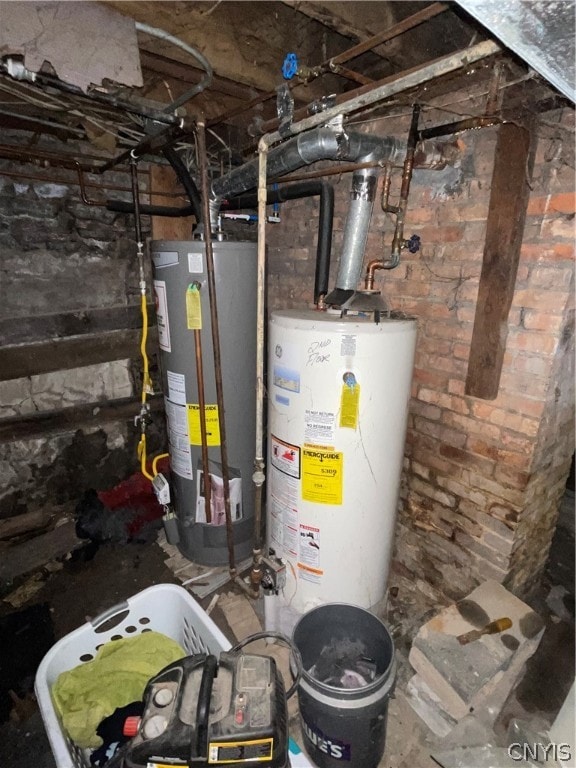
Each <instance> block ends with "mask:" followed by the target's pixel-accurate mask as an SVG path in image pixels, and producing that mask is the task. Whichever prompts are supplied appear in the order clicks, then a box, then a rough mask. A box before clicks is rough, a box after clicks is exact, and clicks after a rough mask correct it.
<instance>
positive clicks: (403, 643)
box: [0, 496, 574, 768]
mask: <svg viewBox="0 0 576 768" xmlns="http://www.w3.org/2000/svg"><path fill="white" fill-rule="evenodd" d="M564 515H565V517H566V522H562V521H561V524H560V525H559V528H558V532H557V534H556V537H557V538H556V540H555V544H554V549H553V552H554V553H555V556H554V557H553V558H552V559H551V564H550V567H549V569H548V571H547V575H546V580H545V583H544V584H543V588H542V590H541V592H540V593H539V595H537V596H536V597H535V600H534V601H533V604H532V607H533V608H534V609H535V610H537V611H539V612H540V613H541V615H543V616H546V620H547V624H548V628H547V631H546V633H545V635H544V639H543V641H542V643H541V645H540V648H539V650H538V652H537V654H536V655H535V656H534V657H533V659H532V660H531V662H530V663H529V664H528V666H527V669H526V672H525V675H524V677H523V679H522V680H521V682H520V684H519V685H518V686H517V688H516V690H515V691H514V692H513V694H512V695H511V697H510V698H509V700H508V701H507V703H506V705H505V707H504V709H503V710H502V713H501V715H500V717H499V719H498V721H497V723H496V736H497V737H498V738H500V739H503V738H504V734H505V732H506V728H507V726H508V723H509V721H510V720H511V719H512V718H513V717H521V718H523V719H525V720H527V721H528V722H530V723H531V724H532V725H533V726H534V727H535V728H536V729H539V728H547V727H549V725H550V724H551V723H552V721H553V719H554V717H555V715H556V713H557V711H558V709H559V707H560V705H561V703H562V701H563V698H564V696H565V693H566V692H567V688H568V687H569V685H570V681H571V680H574V624H573V617H574V557H573V553H574V528H573V515H574V506H573V496H572V499H571V500H570V499H569V500H568V504H567V505H565V510H564ZM165 559H166V555H165V553H164V552H163V551H162V550H161V549H160V547H159V546H158V545H156V544H152V545H137V544H131V545H128V546H124V547H120V546H107V547H102V548H101V549H100V550H99V551H98V553H97V554H96V556H95V558H94V559H93V560H91V561H90V562H85V563H76V564H68V565H67V566H66V567H65V568H64V570H62V571H59V572H57V573H54V574H52V575H51V576H50V578H49V579H48V580H47V582H46V583H45V585H44V586H43V588H42V590H41V591H40V592H39V593H38V594H37V595H36V596H35V597H34V602H36V603H41V602H48V603H49V604H50V606H51V609H52V616H53V621H54V628H55V633H56V637H57V639H58V638H60V637H62V636H64V635H66V634H67V633H68V632H70V631H71V630H72V629H74V628H76V627H78V626H80V625H81V624H83V623H84V622H85V621H86V620H87V618H88V617H90V616H95V615H98V614H99V613H101V612H102V610H103V609H105V608H106V607H108V606H110V605H114V604H116V603H117V602H119V601H121V600H122V599H124V598H126V597H129V596H131V595H133V594H135V593H137V592H138V591H140V590H141V589H143V588H145V587H147V586H149V585H151V584H155V583H161V582H164V583H168V582H175V583H177V579H176V578H175V577H174V575H173V573H172V572H171V571H170V570H168V569H167V568H166V566H165V562H164V561H165ZM570 569H571V570H570ZM553 584H556V585H557V584H562V585H563V586H564V588H565V589H567V593H566V594H564V595H563V597H562V600H563V604H564V606H565V608H566V611H567V613H566V615H565V616H564V619H566V620H560V619H559V618H558V617H557V616H555V615H553V614H552V613H551V611H550V608H549V606H547V605H546V596H547V595H548V592H549V588H550V586H551V585H553ZM566 585H567V586H566ZM226 589H227V590H230V586H228V587H227V588H226ZM209 600H210V598H209V597H207V598H205V599H204V600H203V601H202V604H203V605H204V607H205V606H206V604H207V603H208V602H209ZM2 611H3V612H6V608H5V607H4V608H3V609H2ZM431 612H435V606H433V605H431V604H430V601H429V598H427V597H426V596H425V595H422V594H421V593H419V592H417V590H415V589H414V585H412V584H409V583H406V584H400V588H399V592H398V595H397V596H396V598H395V599H394V602H393V603H392V604H390V605H388V606H387V607H386V615H387V623H388V626H389V628H390V629H391V631H392V632H393V634H394V635H395V641H396V644H397V658H398V663H399V672H398V678H397V686H396V693H395V697H394V698H393V699H391V700H390V703H389V712H388V729H387V737H386V750H385V754H384V757H383V759H382V760H381V762H380V763H379V768H433V767H434V766H437V763H436V762H435V761H434V760H433V759H432V758H431V757H430V753H431V752H432V751H434V749H437V748H438V747H439V746H441V745H442V742H441V740H439V739H438V738H437V737H435V736H434V734H432V733H431V732H430V731H429V729H428V728H427V727H426V725H425V724H424V723H423V722H422V721H421V720H420V718H419V717H418V716H417V715H416V714H415V713H414V711H413V710H412V709H411V707H410V705H409V704H408V702H407V699H406V697H405V695H404V690H405V686H406V683H407V681H408V679H409V678H410V676H411V675H412V671H411V669H410V667H409V665H408V663H407V653H408V650H409V647H410V642H411V639H412V637H413V636H414V634H415V633H416V631H417V629H418V627H419V626H420V625H421V624H422V623H423V621H425V620H426V619H427V618H429V616H430V615H431ZM212 618H213V619H214V621H215V622H216V623H217V624H218V625H219V626H220V628H221V629H222V630H223V631H224V633H225V634H226V635H227V636H228V637H229V638H230V639H231V641H232V640H233V634H232V631H231V628H230V626H229V625H228V623H227V621H226V618H225V616H224V614H223V612H222V611H221V610H220V609H219V607H218V606H216V608H215V610H214V612H213V613H212ZM477 714H478V713H477ZM294 723H296V721H293V724H294ZM295 735H297V724H296V725H295ZM448 738H449V737H448ZM0 766H1V768H60V766H55V763H54V760H53V758H52V755H51V752H50V748H49V745H48V742H47V738H46V735H45V733H44V728H43V723H42V720H41V718H40V716H39V714H38V713H37V712H36V713H35V714H33V715H32V717H30V718H29V719H27V720H25V721H24V722H22V723H7V724H4V725H2V726H0ZM470 768H471V766H470Z"/></svg>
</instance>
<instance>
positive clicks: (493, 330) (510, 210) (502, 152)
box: [466, 123, 535, 400]
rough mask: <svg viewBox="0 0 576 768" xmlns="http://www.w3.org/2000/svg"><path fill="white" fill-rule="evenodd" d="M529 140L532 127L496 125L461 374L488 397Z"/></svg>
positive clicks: (530, 155) (498, 365) (514, 266)
mask: <svg viewBox="0 0 576 768" xmlns="http://www.w3.org/2000/svg"><path fill="white" fill-rule="evenodd" d="M534 145H535V141H533V140H532V133H531V132H530V131H529V130H527V129H525V128H523V127H521V126H519V125H516V124H514V123H505V124H504V125H501V126H500V127H499V129H498V139H497V142H496V151H495V155H494V171H493V174H492V189H491V193H490V205H489V208H488V221H487V228H486V241H485V245H484V258H483V262H482V272H481V275H480V286H479V289H478V299H477V303H476V316H475V318H474V330H473V332H472V343H471V347H470V357H469V360H468V374H467V378H466V394H467V395H471V396H472V397H479V398H482V399H484V400H494V399H495V398H496V397H497V395H498V387H499V385H500V374H501V372H502V363H503V360H504V352H505V351H506V339H507V337H508V313H509V311H510V306H511V304H512V297H513V295H514V286H515V283H516V274H517V271H518V261H519V259H520V247H521V245H522V236H523V232H524V221H525V218H526V207H527V204H528V196H529V193H530V189H529V186H528V184H529V179H530V176H531V174H532V168H533V165H534Z"/></svg>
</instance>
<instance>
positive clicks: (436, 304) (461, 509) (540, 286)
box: [268, 95, 575, 598]
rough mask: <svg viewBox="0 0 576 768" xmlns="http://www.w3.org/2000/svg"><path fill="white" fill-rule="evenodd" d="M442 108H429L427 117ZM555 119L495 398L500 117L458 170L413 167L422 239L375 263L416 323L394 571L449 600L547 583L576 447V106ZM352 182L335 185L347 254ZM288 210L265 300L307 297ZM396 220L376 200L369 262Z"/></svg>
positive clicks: (307, 246) (309, 280)
mask: <svg viewBox="0 0 576 768" xmlns="http://www.w3.org/2000/svg"><path fill="white" fill-rule="evenodd" d="M454 98H455V100H456V99H457V95H455V97H454ZM447 119H448V120H450V119H452V117H451V116H448V118H447V116H446V114H445V113H443V112H442V111H427V112H426V113H425V121H426V123H427V124H432V125H434V124H438V123H442V122H446V120H447ZM545 119H546V122H545V123H544V124H541V125H540V126H539V128H538V134H539V142H538V151H537V157H536V166H535V171H534V174H533V180H532V182H531V186H532V191H531V196H530V202H529V207H528V217H527V220H526V226H525V232H524V240H523V246H522V253H521V261H520V265H519V270H518V276H517V282H516V288H515V293H514V299H513V305H512V308H511V311H510V316H509V328H508V340H507V346H506V354H505V358H504V366H503V371H502V377H501V383H500V389H499V393H498V397H497V398H496V399H495V400H493V401H485V400H480V399H476V398H473V397H467V396H465V394H464V386H465V380H466V374H467V367H468V356H469V351H470V342H471V338H472V328H473V323H474V314H475V309H476V297H477V292H478V282H479V277H480V271H481V265H482V254H483V246H484V238H485V231H486V217H487V212H488V201H489V196H490V185H491V176H492V169H493V158H494V149H495V142H496V135H497V130H498V129H497V128H489V129H484V130H482V131H475V132H468V133H466V134H463V135H461V137H459V142H460V146H461V151H462V156H461V161H460V162H459V164H458V166H457V167H455V168H447V169H445V170H444V171H440V172H438V171H425V170H420V171H415V173H414V178H413V184H412V189H411V192H410V200H409V205H408V215H407V219H406V228H405V235H406V236H407V237H409V236H410V235H411V234H413V233H415V234H418V235H420V237H421V238H422V248H421V250H420V252H418V253H416V254H414V255H412V254H409V253H408V252H405V253H404V255H403V258H402V261H401V264H400V266H399V267H398V268H397V269H395V270H393V271H391V272H386V273H383V272H377V273H376V274H377V278H376V280H377V283H376V285H377V287H380V288H381V290H382V293H383V295H384V296H385V297H386V299H387V300H388V303H389V305H390V306H391V307H393V308H395V309H400V310H403V311H405V312H408V313H411V314H413V315H415V316H416V317H417V318H418V327H419V336H418V344H417V352H416V363H415V372H414V381H413V390H412V401H411V408H410V417H409V427H408V435H407V444H406V456H405V471H404V476H403V480H402V491H401V503H400V510H399V512H400V514H399V520H398V526H397V541H396V555H395V570H396V572H400V573H403V574H405V575H408V576H409V577H410V578H411V579H413V580H416V581H419V582H420V583H421V584H426V585H427V587H426V588H427V589H428V590H430V589H431V590H433V591H436V592H437V593H442V594H443V595H445V596H448V597H451V598H452V597H460V596H462V595H463V594H465V593H466V592H468V591H469V590H470V589H472V588H473V587H474V586H475V585H476V584H477V583H479V582H480V581H482V580H483V579H487V578H495V579H497V580H498V581H501V582H504V583H506V584H508V585H509V586H510V587H511V588H513V589H514V590H515V591H516V592H519V593H522V592H526V591H528V590H529V589H530V588H531V587H532V586H534V584H535V583H537V581H538V577H539V576H540V574H541V572H542V569H543V567H544V564H545V561H546V557H547V554H548V550H549V546H550V542H551V538H552V534H553V531H554V526H555V521H556V515H557V509H558V501H559V498H560V495H561V493H562V490H563V486H564V483H565V481H566V476H567V474H568V469H569V463H570V459H571V456H572V452H573V450H574V418H573V417H574V372H573V310H572V309H571V307H572V297H573V291H574V264H573V251H574V211H575V207H574V173H573V148H572V147H573V125H574V123H573V113H571V112H570V111H569V110H566V111H565V112H563V113H560V112H558V113H549V114H547V115H546V116H545ZM407 127H408V122H407V118H399V119H395V120H390V119H386V120H384V119H382V120H380V121H372V122H371V123H370V125H369V126H368V130H370V131H371V132H374V133H377V134H380V135H385V134H391V135H400V136H402V135H404V136H405V135H406V131H407ZM399 176H400V172H399V171H398V172H397V173H396V176H395V179H394V181H393V186H392V194H391V202H392V203H393V202H394V200H395V195H396V194H397V193H398V190H399V181H400V179H399ZM350 180H351V177H350V176H349V175H348V176H343V177H342V178H341V179H340V180H339V181H337V182H336V183H335V187H336V200H337V212H336V220H335V236H334V245H335V249H334V250H335V254H336V255H337V256H338V255H339V243H340V241H341V235H342V226H343V223H344V219H345V212H346V201H347V196H348V192H349V188H350ZM282 217H283V223H282V224H281V225H277V226H276V227H274V228H272V227H270V228H269V230H268V231H269V236H268V242H269V262H268V264H269V271H268V282H269V308H270V309H274V308H280V307H292V306H297V307H303V306H307V305H309V303H310V302H311V300H312V285H313V269H314V267H313V259H314V253H315V242H316V240H315V238H316V228H317V216H316V204H315V203H314V202H312V201H310V200H306V201H298V202H295V203H290V204H287V205H284V206H283V207H282ZM392 231H393V222H392V220H391V219H390V217H389V216H388V215H387V214H385V213H383V212H382V211H381V210H380V208H379V203H378V202H377V204H376V206H375V209H374V215H373V219H372V224H371V228H370V234H369V237H368V245H367V252H366V257H365V263H366V262H367V261H368V260H369V259H374V258H381V257H382V256H383V255H386V256H387V255H388V254H389V248H390V242H391V238H392ZM383 247H384V250H383ZM334 261H337V259H334ZM332 271H333V272H335V265H334V264H333V270H332ZM332 285H333V282H332Z"/></svg>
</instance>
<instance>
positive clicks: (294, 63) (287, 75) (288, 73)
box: [282, 53, 298, 80]
mask: <svg viewBox="0 0 576 768" xmlns="http://www.w3.org/2000/svg"><path fill="white" fill-rule="evenodd" d="M296 72H298V58H297V56H296V54H295V53H287V54H286V58H285V59H284V63H283V64H282V76H283V77H284V79H285V80H292V78H293V77H294V75H295V74H296Z"/></svg>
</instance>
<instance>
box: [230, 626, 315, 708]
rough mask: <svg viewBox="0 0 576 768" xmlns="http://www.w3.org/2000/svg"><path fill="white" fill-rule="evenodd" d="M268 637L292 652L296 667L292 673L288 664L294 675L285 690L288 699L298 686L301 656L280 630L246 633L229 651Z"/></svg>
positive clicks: (231, 651) (238, 649)
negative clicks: (290, 683) (278, 641)
mask: <svg viewBox="0 0 576 768" xmlns="http://www.w3.org/2000/svg"><path fill="white" fill-rule="evenodd" d="M269 637H271V638H273V639H274V640H280V642H282V643H284V645H286V646H287V647H288V648H289V649H290V652H291V653H292V657H293V659H294V666H295V667H296V674H294V670H293V668H292V666H290V671H291V672H292V674H293V676H294V682H293V683H292V685H291V686H290V688H288V690H287V691H286V698H287V699H289V698H290V697H291V696H293V695H294V694H295V693H296V690H297V688H298V683H299V682H300V678H301V676H302V656H301V655H300V651H299V649H298V647H297V646H296V644H295V643H294V642H293V641H292V640H290V638H289V637H286V635H283V634H282V633H281V632H256V633H255V634H253V635H248V637H245V638H244V640H240V642H239V643H237V644H236V645H235V646H234V647H233V648H231V649H230V653H238V651H241V650H242V648H245V647H246V646H247V645H249V644H250V643H253V642H255V641H256V640H266V639H268V638H269Z"/></svg>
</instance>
